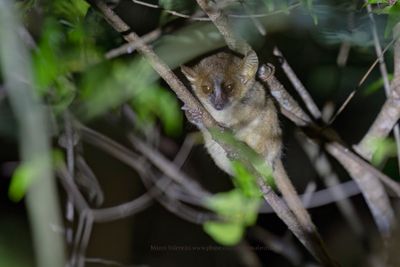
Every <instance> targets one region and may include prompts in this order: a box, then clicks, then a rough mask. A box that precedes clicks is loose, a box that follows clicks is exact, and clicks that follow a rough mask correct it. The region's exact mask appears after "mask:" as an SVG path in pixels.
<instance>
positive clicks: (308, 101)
mask: <svg viewBox="0 0 400 267" xmlns="http://www.w3.org/2000/svg"><path fill="white" fill-rule="evenodd" d="M273 53H274V55H276V56H278V57H280V58H281V59H283V62H282V69H283V71H284V72H285V74H286V76H287V77H288V78H289V80H290V82H291V83H292V85H293V87H294V89H296V91H297V93H298V94H299V95H300V97H301V99H302V100H303V102H304V104H305V105H306V107H307V109H308V111H309V112H310V113H311V115H312V116H313V118H314V119H317V120H318V119H320V118H321V112H320V111H319V109H318V107H317V104H315V102H314V100H313V99H312V98H311V96H310V94H309V93H308V91H307V90H306V88H305V87H304V85H303V83H302V82H301V81H300V80H299V78H298V77H297V75H296V74H295V73H294V71H293V69H292V68H291V67H290V65H289V64H288V62H287V60H286V59H285V58H284V56H283V55H282V52H281V51H280V50H279V48H278V47H275V48H274V52H273Z"/></svg>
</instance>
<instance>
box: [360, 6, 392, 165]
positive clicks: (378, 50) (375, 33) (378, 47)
mask: <svg viewBox="0 0 400 267" xmlns="http://www.w3.org/2000/svg"><path fill="white" fill-rule="evenodd" d="M365 3H366V4H367V11H368V17H369V19H370V21H371V28H372V36H373V38H374V46H375V51H376V55H377V56H378V58H379V69H380V71H381V75H382V79H383V87H384V88H385V93H386V97H389V96H390V92H391V90H392V89H391V86H390V82H389V76H388V72H387V68H386V64H385V60H384V58H383V52H382V47H381V44H380V42H379V37H378V30H377V27H376V22H375V18H374V15H373V14H372V9H371V5H370V4H369V3H368V1H367V0H365ZM394 40H395V39H394ZM393 133H394V138H395V140H396V147H397V155H399V156H398V157H397V159H398V166H399V167H400V126H399V124H398V123H397V124H396V125H395V126H394V129H393Z"/></svg>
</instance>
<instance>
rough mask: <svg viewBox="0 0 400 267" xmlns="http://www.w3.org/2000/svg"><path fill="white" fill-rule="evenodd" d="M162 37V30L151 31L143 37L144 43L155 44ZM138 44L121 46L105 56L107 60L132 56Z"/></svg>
mask: <svg viewBox="0 0 400 267" xmlns="http://www.w3.org/2000/svg"><path fill="white" fill-rule="evenodd" d="M160 36H161V29H158V28H157V29H155V30H154V31H151V32H149V33H147V34H146V35H144V36H142V37H141V38H142V41H143V42H144V43H146V44H147V43H151V42H154V41H155V40H157V39H158V37H160ZM136 47H137V44H135V43H125V44H123V45H121V46H120V47H117V48H114V49H112V50H110V51H108V52H107V53H106V54H105V58H106V59H112V58H115V57H118V56H121V55H124V54H131V53H132V52H133V51H135V50H136Z"/></svg>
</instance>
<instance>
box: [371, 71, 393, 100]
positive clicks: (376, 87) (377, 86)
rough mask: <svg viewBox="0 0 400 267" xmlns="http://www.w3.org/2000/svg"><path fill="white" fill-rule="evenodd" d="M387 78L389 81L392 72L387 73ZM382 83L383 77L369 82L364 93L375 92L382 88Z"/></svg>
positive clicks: (391, 77)
mask: <svg viewBox="0 0 400 267" xmlns="http://www.w3.org/2000/svg"><path fill="white" fill-rule="evenodd" d="M388 79H389V81H391V80H392V79H393V74H388ZM383 84H384V82H383V78H379V79H377V80H375V81H373V82H371V83H370V84H369V85H368V86H367V87H366V88H365V90H364V93H365V95H370V94H373V93H376V92H377V91H378V90H380V89H382V88H383Z"/></svg>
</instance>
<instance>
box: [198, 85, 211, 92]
mask: <svg viewBox="0 0 400 267" xmlns="http://www.w3.org/2000/svg"><path fill="white" fill-rule="evenodd" d="M201 90H202V91H203V93H205V94H209V93H211V92H212V88H211V86H209V85H202V86H201Z"/></svg>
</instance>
